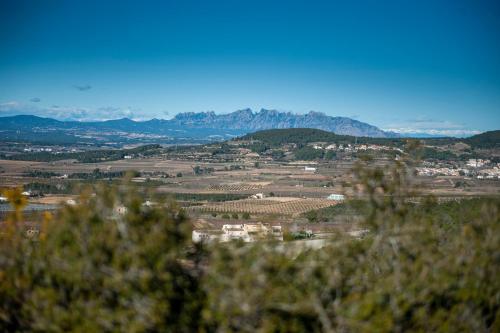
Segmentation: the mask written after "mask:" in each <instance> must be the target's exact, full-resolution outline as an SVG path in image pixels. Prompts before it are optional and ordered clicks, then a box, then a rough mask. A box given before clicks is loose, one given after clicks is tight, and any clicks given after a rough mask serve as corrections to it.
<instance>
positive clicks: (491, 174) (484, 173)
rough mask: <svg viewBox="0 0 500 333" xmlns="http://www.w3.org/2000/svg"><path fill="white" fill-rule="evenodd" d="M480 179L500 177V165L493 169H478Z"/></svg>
mask: <svg viewBox="0 0 500 333" xmlns="http://www.w3.org/2000/svg"><path fill="white" fill-rule="evenodd" d="M477 178H478V179H500V167H499V166H498V165H497V166H494V167H493V168H491V169H482V170H481V171H478V175H477Z"/></svg>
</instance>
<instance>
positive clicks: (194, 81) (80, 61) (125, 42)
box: [0, 0, 500, 134]
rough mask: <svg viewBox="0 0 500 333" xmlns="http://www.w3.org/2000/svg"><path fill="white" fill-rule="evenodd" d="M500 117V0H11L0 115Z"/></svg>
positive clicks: (0, 63)
mask: <svg viewBox="0 0 500 333" xmlns="http://www.w3.org/2000/svg"><path fill="white" fill-rule="evenodd" d="M247 107H250V108H252V109H254V110H259V109H260V108H268V109H277V110H282V111H293V112H297V113H305V112H308V111H310V110H314V111H320V112H324V113H326V114H328V115H332V116H348V117H352V118H355V119H358V120H361V121H365V122H368V123H370V124H373V125H376V126H379V127H381V128H383V129H393V130H399V131H417V132H422V131H427V132H435V133H443V134H467V133H473V132H474V131H484V130H492V129H499V128H500V1H498V0H495V1H482V0H470V1H461V0H450V1H439V0H434V1H426V0H419V1H405V0H397V1H381V0H378V1H355V0H353V1H313V0H309V1H293V0H287V1H272V0H266V1H260V0H252V1H249V0H247V1H243V0H232V1H217V0H212V1H201V0H200V1H190V0H178V1H157V2H154V1H144V0H143V1H124V0H121V1H90V0H86V1H83V0H82V1H71V0H67V1H51V0H47V1H22V0H12V1H9V0H1V1H0V115H4V116H5V115H11V114H27V113H31V114H38V115H45V116H51V117H55V118H59V119H68V118H73V119H81V120H85V119H109V118H120V117H124V116H128V117H131V118H135V119H146V118H153V117H157V118H170V117H172V116H174V115H175V114H176V113H179V112H187V111H208V110H213V111H215V112H217V113H227V112H231V111H234V110H237V109H242V108H247Z"/></svg>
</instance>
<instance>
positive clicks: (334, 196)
mask: <svg viewBox="0 0 500 333" xmlns="http://www.w3.org/2000/svg"><path fill="white" fill-rule="evenodd" d="M326 198H327V199H328V200H335V201H344V200H345V196H344V195H343V194H330V195H329V196H328V197H326Z"/></svg>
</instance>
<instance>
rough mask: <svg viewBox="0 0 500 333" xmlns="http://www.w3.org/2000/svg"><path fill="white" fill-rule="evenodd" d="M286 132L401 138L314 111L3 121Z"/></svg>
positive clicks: (190, 131) (223, 133)
mask: <svg viewBox="0 0 500 333" xmlns="http://www.w3.org/2000/svg"><path fill="white" fill-rule="evenodd" d="M282 128H316V129H322V130H326V131H330V132H334V133H336V134H342V135H352V136H365V137H377V138H387V137H397V136H398V135H397V134H395V133H392V132H385V131H382V130H381V129H379V128H377V127H376V126H373V125H369V124H367V123H363V122H360V121H357V120H354V119H350V118H346V117H331V116H327V115H325V114H324V113H320V112H313V111H311V112H309V113H307V114H304V115H301V114H294V113H291V112H279V111H276V110H266V109H262V110H260V111H259V112H253V111H252V110H250V109H244V110H238V111H235V112H232V113H228V114H215V112H198V113H196V112H187V113H179V114H177V115H176V116H175V117H174V118H172V119H168V120H165V119H151V120H147V121H133V120H130V119H128V118H123V119H116V120H108V121H100V122H78V121H59V120H55V119H50V118H41V117H37V116H30V115H22V116H12V117H0V131H45V130H48V129H50V130H61V131H90V130H99V131H119V132H127V133H143V134H155V135H166V136H171V137H189V136H192V137H196V138H201V137H203V136H220V137H222V138H225V137H231V136H235V135H242V134H246V133H250V132H255V131H258V130H265V129H282Z"/></svg>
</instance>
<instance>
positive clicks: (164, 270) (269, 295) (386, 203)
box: [0, 163, 500, 332]
mask: <svg viewBox="0 0 500 333" xmlns="http://www.w3.org/2000/svg"><path fill="white" fill-rule="evenodd" d="M355 175H356V180H357V184H355V188H357V189H358V190H359V191H360V192H362V194H363V196H364V200H366V202H367V203H368V204H369V209H366V212H365V214H366V216H365V217H364V223H365V226H366V228H368V229H369V230H370V233H369V234H368V236H366V237H364V238H363V239H360V240H354V239H352V238H349V237H346V236H345V237H343V236H339V237H338V238H336V239H332V240H331V241H329V242H327V244H326V245H325V246H324V247H322V248H320V249H312V248H311V249H306V248H303V247H301V244H302V243H300V242H293V241H291V242H283V243H255V244H241V243H229V244H218V245H217V244H216V245H212V246H210V247H208V248H207V249H202V248H201V247H198V246H194V245H193V244H191V242H190V225H189V223H188V220H187V219H186V217H185V215H184V213H183V211H182V210H180V209H179V208H178V207H177V206H176V205H175V204H171V203H170V204H168V203H167V204H158V205H153V206H145V205H143V204H142V203H143V200H144V199H143V198H141V197H140V196H139V195H137V194H135V192H134V191H133V190H129V188H128V187H127V190H123V188H122V190H121V191H118V192H116V191H113V190H109V189H106V188H103V189H101V191H100V192H99V193H98V194H97V195H96V196H92V195H90V194H87V193H83V194H82V196H81V198H80V204H79V205H76V206H67V207H64V208H63V209H62V210H61V211H60V212H59V213H58V214H56V215H55V216H46V217H45V220H44V221H43V223H42V224H43V225H42V228H41V233H40V235H39V237H38V239H29V238H27V237H25V236H24V233H23V231H22V228H21V224H22V223H21V222H22V216H21V214H20V210H17V211H16V212H14V213H13V214H12V216H11V217H10V219H9V221H8V222H6V225H5V226H4V228H2V233H1V237H0V330H1V331H56V332H57V331H59V332H60V331H85V332H95V331H131V332H147V331H149V332H152V331H163V332H212V331H214V332H233V331H242V332H403V331H409V332H433V331H437V332H499V331H500V279H499V276H500V200H499V199H498V198H497V199H472V200H462V201H460V202H448V203H438V202H437V201H436V200H435V199H433V198H424V199H422V200H420V202H419V203H415V202H413V200H409V199H411V198H413V197H414V195H415V193H414V192H413V187H412V186H411V183H410V181H409V179H410V178H411V173H409V171H408V168H407V167H406V165H405V164H404V163H396V165H395V166H394V168H391V169H387V170H382V169H380V168H367V167H366V166H362V167H359V168H357V169H356V170H355ZM18 195H20V193H17V192H15V191H13V192H12V193H10V194H9V198H11V199H12V200H11V201H14V202H17V203H18V204H19V205H24V204H25V202H23V201H22V200H21V199H18V198H17V196H18Z"/></svg>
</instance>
